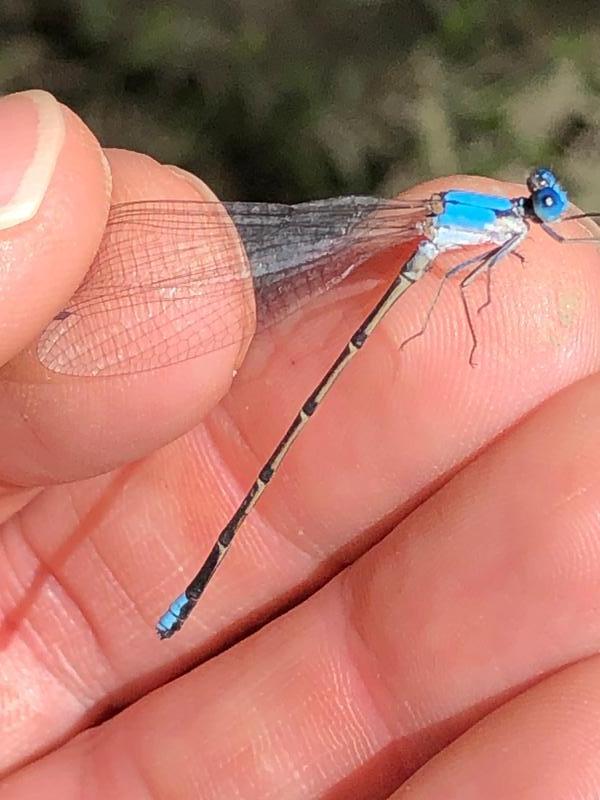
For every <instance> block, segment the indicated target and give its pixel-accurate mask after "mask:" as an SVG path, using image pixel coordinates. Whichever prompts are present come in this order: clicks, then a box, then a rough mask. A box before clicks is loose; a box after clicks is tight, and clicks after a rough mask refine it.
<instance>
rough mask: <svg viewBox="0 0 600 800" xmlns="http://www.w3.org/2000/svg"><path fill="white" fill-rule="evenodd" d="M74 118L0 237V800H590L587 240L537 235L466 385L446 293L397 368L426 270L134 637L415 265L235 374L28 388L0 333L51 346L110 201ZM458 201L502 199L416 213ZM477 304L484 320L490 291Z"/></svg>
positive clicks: (370, 276)
mask: <svg viewBox="0 0 600 800" xmlns="http://www.w3.org/2000/svg"><path fill="white" fill-rule="evenodd" d="M0 113H1V109H0ZM64 114H65V121H66V125H67V134H66V140H65V145H64V149H63V152H62V153H61V156H60V158H59V161H58V165H57V168H56V172H55V174H54V177H53V179H52V182H51V185H50V189H49V191H48V193H47V195H46V198H45V200H44V202H43V204H42V207H41V209H40V212H39V213H40V214H41V215H42V217H39V218H36V219H34V220H32V221H31V222H29V223H24V224H23V225H21V226H17V227H16V228H13V229H10V230H6V231H3V232H2V233H1V236H0V243H1V249H0V252H1V253H2V254H3V257H4V258H5V259H6V258H7V256H6V254H7V253H18V258H14V259H13V260H11V262H10V263H11V264H15V265H16V264H18V265H19V266H18V269H22V270H23V271H24V273H23V274H26V275H27V276H28V282H27V286H28V287H30V288H29V289H28V291H23V289H22V286H21V283H20V282H19V281H16V282H15V281H14V280H12V279H11V280H6V277H5V276H6V273H7V270H6V269H4V270H0V300H1V302H2V303H3V307H4V308H5V311H6V309H8V311H6V314H7V315H8V316H7V317H4V318H3V322H2V324H3V326H5V328H3V331H4V330H5V331H6V333H3V338H2V347H3V354H4V359H5V360H6V362H7V365H6V367H5V368H4V371H3V372H2V373H0V377H1V379H2V380H1V382H0V389H1V391H0V441H1V442H2V443H3V447H2V452H1V453H0V475H1V476H2V482H3V483H2V490H1V492H0V518H1V519H2V520H3V524H2V527H1V529H0V534H1V535H0V543H1V546H2V552H1V556H0V619H1V622H0V714H1V715H2V721H1V726H0V730H1V731H2V747H1V748H0V768H1V770H2V773H3V775H4V779H3V781H2V782H1V783H0V797H1V798H2V800H13V798H15V800H16V799H20V798H30V797H41V796H48V793H49V792H51V796H55V797H61V798H64V799H66V800H70V798H81V797H85V798H86V800H88V798H96V797H98V798H100V797H102V798H104V797H109V796H113V797H119V798H120V797H127V798H130V799H132V800H135V798H137V797H140V798H142V797H148V796H152V797H177V798H192V797H193V798H198V797H201V798H203V799H204V798H209V799H210V800H212V799H213V798H226V797H240V798H255V797H256V798H258V797H260V798H266V797H278V798H280V797H284V798H286V800H287V799H288V798H289V799H290V800H294V798H307V797H310V798H312V797H315V798H316V797H319V798H327V800H338V798H353V800H354V798H368V799H369V800H373V798H386V797H390V796H393V797H398V798H404V797H407V798H408V797H410V798H411V800H415V798H418V800H421V799H422V798H423V799H424V798H427V800H434V799H435V800H437V799H438V798H444V800H448V798H455V797H456V798H459V797H460V798H461V800H462V799H464V798H481V797H485V798H490V799H491V800H495V798H511V799H512V798H515V797H518V798H520V800H521V799H523V800H529V799H530V798H535V799H536V800H537V798H542V797H543V798H545V800H553V798H557V800H558V798H560V800H564V799H565V798H577V800H581V798H596V797H598V795H599V794H600V762H599V761H598V759H597V757H596V753H597V750H598V742H597V738H598V729H599V726H598V719H599V717H600V685H599V678H598V675H599V674H600V671H599V669H598V666H599V665H598V663H597V661H598V657H597V655H596V654H597V649H598V642H599V641H600V588H599V587H600V580H599V578H600V537H599V536H598V520H599V518H600V480H599V479H598V475H599V474H600V469H599V468H600V455H599V454H600V446H599V445H600V424H599V423H600V406H599V404H598V401H597V398H598V396H599V393H600V383H599V381H598V378H597V377H596V376H595V375H594V373H595V372H596V371H597V369H598V363H599V361H600V348H599V342H600V338H599V337H598V334H597V322H598V309H599V306H598V302H597V299H596V298H598V297H599V296H600V269H599V268H600V253H598V250H597V248H595V247H593V246H574V245H573V246H570V247H569V246H561V245H559V244H557V243H555V242H553V241H551V240H550V239H549V238H548V237H547V236H546V235H545V234H544V233H543V232H542V231H540V230H534V231H532V233H531V236H530V238H529V239H528V240H527V242H526V243H525V244H524V245H523V246H522V248H521V251H520V252H521V254H522V256H523V257H524V259H525V263H524V264H521V263H520V261H519V260H518V259H515V258H512V259H509V260H508V261H506V262H504V263H503V264H501V265H500V267H499V268H498V269H497V270H496V271H495V273H494V274H493V277H492V304H491V306H490V307H488V308H486V309H485V311H484V312H482V313H481V314H475V315H474V317H475V323H476V326H477V330H478V349H477V352H476V361H477V367H476V368H471V367H470V366H469V364H468V354H469V349H470V341H469V338H468V333H467V332H466V326H465V321H464V316H463V310H462V306H461V304H460V301H459V297H458V294H457V290H456V287H455V286H449V287H448V288H446V289H445V290H444V292H443V293H442V296H441V298H440V301H439V303H438V305H437V306H436V309H435V312H434V314H433V316H432V319H431V322H430V325H429V327H428V329H427V331H426V333H425V335H424V336H422V337H420V338H419V339H417V340H416V341H414V342H412V343H411V344H410V345H409V346H407V347H406V348H404V349H401V347H400V345H401V343H402V342H403V341H404V340H405V339H406V338H407V337H408V336H410V335H411V334H412V333H414V332H415V331H417V330H418V329H419V327H420V325H421V323H422V320H423V317H424V314H425V313H426V311H427V307H428V304H429V303H430V301H431V297H432V295H433V293H434V292H435V289H436V286H437V280H438V279H439V274H440V272H442V271H444V270H445V269H447V268H448V267H449V266H451V265H453V264H455V263H458V261H460V259H461V254H458V253H453V254H447V255H446V256H444V258H443V259H440V262H441V263H440V264H439V265H437V267H436V269H435V270H434V271H433V273H435V274H431V275H430V276H428V277H427V278H425V279H423V281H422V282H421V283H420V284H419V285H418V286H415V287H414V288H413V289H411V290H410V292H409V294H408V295H407V296H406V297H405V298H403V299H402V300H400V302H399V304H398V306H397V307H396V308H394V309H393V310H392V311H391V312H390V314H389V316H388V317H387V318H386V320H385V321H384V323H383V324H382V326H381V329H380V330H378V331H377V333H376V334H374V337H373V339H372V340H370V341H369V343H368V344H367V345H366V346H365V349H364V350H363V352H362V353H361V354H360V355H359V356H358V358H357V359H356V360H355V361H354V363H353V364H352V365H351V366H350V367H349V369H348V372H347V373H345V374H344V376H343V377H342V378H341V379H340V381H339V383H338V384H337V385H336V387H335V389H334V390H333V391H332V394H331V396H330V397H329V398H328V399H327V401H326V403H325V405H324V406H323V408H321V409H320V410H319V411H318V413H317V414H316V415H315V417H314V418H313V420H312V421H311V424H310V426H309V427H308V428H307V429H306V431H305V432H304V433H303V435H302V436H301V438H300V439H299V440H298V442H297V443H296V444H295V445H294V448H293V450H292V451H291V452H290V454H289V457H288V459H287V460H286V462H285V466H284V467H282V470H281V472H280V473H279V474H278V475H277V477H276V478H275V479H274V481H273V484H272V486H270V487H269V490H268V492H267V494H266V495H265V497H264V499H263V500H262V501H261V504H260V506H259V507H258V508H257V509H256V510H255V512H254V513H253V515H252V516H251V517H250V518H249V519H248V521H247V523H246V524H245V525H244V527H243V528H242V530H241V532H240V535H239V539H238V540H236V543H235V546H234V548H233V549H232V552H231V554H230V556H229V557H228V559H227V560H226V561H225V563H224V565H223V567H222V569H221V570H220V571H219V573H218V574H217V577H216V578H215V580H214V583H213V584H212V585H211V587H210V589H209V590H208V591H207V593H206V596H205V597H204V598H203V601H202V604H201V605H200V606H199V607H198V609H197V610H196V612H195V614H194V616H193V617H192V618H190V620H189V621H188V623H187V624H186V626H185V628H184V630H183V631H182V632H181V633H180V634H178V636H177V637H175V638H174V639H172V640H169V642H167V643H164V642H163V643H160V642H158V641H157V639H156V637H155V635H154V632H153V623H154V621H155V618H156V617H157V616H158V615H159V614H160V613H161V612H162V611H163V610H164V608H165V606H166V604H167V602H168V601H169V600H170V599H171V598H172V596H174V595H175V594H177V593H179V592H180V591H181V590H182V588H183V586H184V584H185V579H186V577H187V576H189V575H191V574H192V573H193V572H194V571H195V569H196V568H197V566H198V565H199V562H200V560H201V559H202V558H203V557H204V555H205V553H206V551H207V549H208V547H209V546H210V544H211V543H212V540H213V538H214V537H215V535H216V534H217V533H218V531H219V529H220V528H221V526H222V525H223V523H224V522H225V521H226V520H227V518H228V516H229V515H230V513H231V511H232V510H233V508H234V507H235V504H236V502H238V501H239V498H240V497H241V495H242V493H243V491H244V490H245V489H246V487H247V486H248V485H249V484H250V482H251V481H252V480H253V478H254V477H255V474H256V472H257V470H258V468H259V467H260V465H261V463H262V461H263V460H264V458H265V456H267V455H268V454H269V452H270V450H271V449H272V447H273V445H274V444H275V443H276V441H277V439H278V437H279V436H280V435H281V433H282V432H283V430H284V429H285V426H286V423H287V421H288V420H290V419H291V417H292V416H293V414H294V413H295V411H296V410H297V408H298V406H299V405H300V403H301V402H302V399H303V397H304V395H306V394H307V393H308V391H309V390H310V388H311V386H312V384H313V383H314V381H315V378H318V376H319V375H320V374H322V372H323V369H324V365H326V364H328V363H329V362H330V361H331V360H332V359H333V358H334V357H335V355H336V354H337V351H338V350H339V349H340V347H341V346H342V344H343V341H344V338H345V337H346V336H347V334H348V333H349V332H350V331H351V330H352V328H353V327H354V325H355V324H356V323H357V322H358V320H359V319H360V316H361V314H362V313H364V310H365V307H367V306H368V303H369V302H372V300H373V297H374V296H375V294H376V292H377V291H380V290H381V286H382V284H381V282H380V281H378V278H379V277H381V276H382V275H383V276H385V275H387V276H388V277H389V276H391V275H392V274H393V271H394V269H395V268H397V267H398V264H401V263H402V259H403V258H405V257H406V255H407V254H406V253H405V252H401V251H398V252H395V253H392V254H389V253H388V254H386V255H384V256H382V257H380V258H379V259H376V261H375V262H374V263H373V264H372V265H368V266H367V267H366V268H365V271H364V274H363V276H362V277H359V276H357V277H356V280H353V279H351V281H350V283H349V285H348V286H343V285H342V286H340V287H338V288H337V289H336V290H333V292H332V293H331V296H328V297H326V298H320V299H317V300H316V301H315V302H314V303H311V304H310V305H309V306H307V307H306V308H305V309H304V310H303V311H302V312H301V313H299V314H298V315H296V316H295V317H294V318H291V319H289V320H285V321H284V322H283V323H281V324H280V325H278V326H276V327H275V328H274V329H273V330H271V331H269V333H268V334H267V335H266V336H262V337H260V339H259V340H257V342H256V344H255V345H253V346H252V348H251V349H250V351H249V352H248V354H247V356H246V358H245V359H244V358H243V356H244V347H245V345H246V343H247V342H246V341H245V340H244V341H243V342H242V344H240V345H236V346H235V347H232V348H230V350H227V351H225V352H223V351H220V356H219V358H206V359H199V360H197V362H198V363H196V362H187V363H186V364H184V365H183V366H180V367H178V368H177V369H176V370H173V371H172V372H171V374H170V376H169V377H168V379H167V380H165V376H164V375H161V374H160V371H158V372H157V373H156V374H155V373H148V374H147V375H145V376H144V377H143V379H141V381H140V382H137V381H135V380H124V379H118V380H116V381H112V386H111V387H107V386H106V385H105V384H106V382H105V381H96V382H94V381H89V380H81V379H68V380H65V379H52V380H50V381H41V380H39V379H37V378H36V376H35V375H34V374H30V373H28V369H30V366H31V361H30V360H28V358H27V356H26V355H25V356H24V355H23V354H22V351H23V348H26V347H27V346H28V345H29V343H30V339H31V336H30V334H29V333H27V334H26V335H23V336H21V335H20V332H19V331H20V329H19V325H18V320H19V319H23V318H24V317H28V325H29V324H32V323H31V320H29V316H31V315H32V314H33V313H35V314H38V317H39V318H38V317H36V324H37V325H38V329H39V330H40V331H41V330H42V328H43V327H44V325H45V324H46V322H47V321H48V320H49V319H50V318H51V317H52V315H53V314H54V313H56V311H57V310H58V309H60V308H61V307H63V306H64V304H65V303H66V302H67V300H68V298H69V296H70V294H71V293H72V290H73V281H74V276H75V275H76V276H77V280H76V281H75V282H78V280H80V279H81V278H82V277H83V275H84V274H85V270H86V268H87V266H88V265H89V263H90V262H91V258H92V254H93V253H94V252H95V250H96V248H97V246H98V243H99V241H100V238H101V234H102V229H103V225H104V222H105V220H106V215H107V209H108V187H109V184H108V182H107V180H106V174H105V172H104V168H103V163H102V158H101V155H100V150H99V148H98V146H97V144H96V142H95V139H94V137H93V135H92V134H91V133H90V131H89V130H87V129H86V128H85V126H84V125H83V124H82V123H81V121H80V120H78V119H77V118H76V117H75V115H74V114H72V113H71V112H69V111H67V110H64ZM0 124H2V120H1V119H0ZM106 155H107V157H108V160H109V162H110V166H111V171H112V199H113V201H118V200H123V199H133V198H148V197H165V196H167V195H168V196H169V197H198V195H199V194H200V195H201V196H202V197H207V196H210V191H209V190H208V189H207V188H206V187H204V186H203V185H201V184H199V183H198V182H197V181H196V180H194V179H193V178H191V177H187V176H185V175H183V174H182V173H181V172H180V171H176V170H172V169H170V168H168V167H165V166H161V165H158V164H156V163H155V162H154V161H152V160H151V159H149V158H147V157H145V156H141V155H139V154H135V153H128V152H124V151H110V150H109V151H106ZM0 157H1V154H0ZM75 170H76V172H77V175H78V176H79V179H78V181H77V182H76V183H77V189H76V196H75V197H73V196H72V195H71V193H72V192H74V191H75V188H74V182H73V181H70V180H69V175H72V174H73V172H74V171H75ZM1 174H2V170H1V169H0V175H1ZM451 186H462V187H465V188H470V189H475V190H480V191H486V192H495V191H497V192H501V193H503V194H507V195H508V196H515V195H517V194H519V193H521V192H522V191H523V187H522V186H518V185H509V184H502V183H499V182H496V181H492V180H487V179H481V178H468V177H464V176H463V177H457V176H453V177H450V178H445V179H443V180H438V181H433V182H430V183H427V184H424V185H421V186H419V187H417V188H415V189H413V190H411V192H409V193H408V194H409V195H410V194H412V195H413V196H428V195H430V194H431V193H432V192H435V191H440V190H442V189H444V188H448V187H451ZM42 221H43V224H42ZM563 228H564V231H565V233H570V234H571V235H577V234H578V233H579V232H580V230H581V226H580V223H577V222H571V223H565V225H564V226H563ZM41 237H45V238H44V242H43V244H44V246H43V247H42V246H41V243H40V239H41ZM462 258H464V254H463V255H462ZM11 259H12V256H11ZM6 263H8V262H7V261H6V260H5V262H4V264H6ZM14 269H17V267H16V266H15V267H14ZM33 274H35V280H33V279H32V277H31V276H32V275H33ZM2 281H4V284H2ZM16 284H18V285H19V287H21V288H19V290H18V291H15V290H14V286H15V285H16ZM47 284H48V286H47ZM48 292H49V293H50V296H51V300H47V299H46V298H47V297H48ZM34 293H35V294H34ZM469 296H470V298H471V299H472V305H473V307H474V308H476V307H477V306H478V305H480V304H481V302H482V301H483V300H484V299H485V286H484V285H482V284H481V283H480V284H478V285H476V286H473V287H471V289H470V292H469ZM39 298H43V302H42V300H40V299H39ZM40 307H41V308H42V309H43V313H42V311H38V310H36V311H35V312H33V311H31V309H32V308H33V309H39V308H40ZM5 319H8V322H5ZM240 362H243V363H242V366H241V369H240V372H239V375H238V377H237V379H236V381H235V382H234V383H233V386H232V385H231V378H232V374H233V370H234V369H235V368H236V365H237V364H239V363H240ZM221 398H223V399H221ZM219 401H220V402H219ZM210 409H212V411H211V410H210ZM209 412H210V413H209ZM176 437H179V438H176ZM132 459H133V460H132ZM106 470H109V471H108V472H106ZM65 480H70V481H71V483H69V484H65V483H64V481H65ZM384 537H385V538H384ZM344 567H346V568H345V569H344ZM330 578H331V580H329V582H327V583H326V581H328V579H330ZM321 586H322V587H323V588H319V587H321ZM291 605H293V606H294V608H293V610H291V611H290V612H289V613H287V614H284V613H283V612H284V611H285V610H287V609H288V608H289V607H290V606H291ZM266 620H271V621H270V624H268V625H267V626H265V627H263V628H261V629H260V630H258V632H256V633H254V634H253V635H249V634H250V633H251V632H252V631H255V630H256V628H257V626H260V625H261V623H263V622H265V621H266ZM234 642H237V643H236V644H233V643H234ZM209 656H213V657H212V658H211V659H210V660H208V657H209ZM184 673H185V674H184ZM178 676H181V677H178ZM103 720H104V723H103V724H99V723H101V722H102V721H103ZM84 776H85V777H84ZM394 792H395V794H394Z"/></svg>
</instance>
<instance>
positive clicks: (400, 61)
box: [0, 0, 600, 207]
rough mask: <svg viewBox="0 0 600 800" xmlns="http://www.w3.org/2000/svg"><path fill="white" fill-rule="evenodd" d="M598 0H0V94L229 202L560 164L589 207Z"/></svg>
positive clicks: (598, 67) (598, 87)
mask: <svg viewBox="0 0 600 800" xmlns="http://www.w3.org/2000/svg"><path fill="white" fill-rule="evenodd" d="M599 11H600V9H599V6H598V3H597V0H594V1H593V2H589V1H588V2H584V1H583V0H560V1H559V0H540V1H539V2H538V1H537V0H528V1H526V2H506V0H503V2H495V0H460V1H457V2H452V0H429V1H427V2H406V3H405V2H389V1H388V2H383V1H382V2H377V1H376V0H272V1H271V2H268V1H266V2H265V0H219V1H218V2H217V0H215V1H214V2H209V1H208V0H196V2H193V1H192V0H149V2H135V1H134V0H0V91H3V92H9V91H14V90H18V89H23V88H31V87H43V88H46V89H49V90H50V91H52V92H53V93H55V94H56V95H57V96H58V98H59V99H61V100H62V101H64V102H65V103H67V104H68V105H70V106H71V107H72V108H73V109H74V110H76V111H77V112H78V113H79V114H80V115H81V116H82V117H83V119H84V120H85V121H86V122H87V123H88V124H89V125H90V126H91V127H92V128H93V129H94V130H95V131H96V133H97V135H98V137H99V138H100V140H101V142H102V143H103V144H104V145H107V146H119V147H127V148H133V149H136V150H140V151H143V152H146V153H149V154H151V155H153V156H155V157H156V158H157V159H159V160H161V161H164V162H169V163H177V164H179V165H181V166H184V167H186V168H187V169H190V170H191V171H193V172H195V173H197V174H198V175H200V176H201V177H202V178H203V179H204V180H205V181H207V183H208V184H209V185H210V186H211V187H212V188H213V189H214V190H215V191H216V192H217V194H219V195H220V196H221V197H224V198H228V199H238V198H239V199H256V200H269V199H276V200H288V201H290V200H300V199H306V198H312V197H319V196H326V195H332V194H342V193H349V192H358V193H367V192H377V193H380V194H384V195H390V194H393V193H394V192H396V191H398V190H399V189H401V188H402V187H404V186H407V185H409V184H411V183H413V182H416V181H419V180H423V179H425V178H429V177H432V176H437V175H443V174H449V173H453V172H467V173H478V174H485V175H492V176H497V177H504V178H511V179H517V180H522V179H523V178H524V176H525V174H526V172H527V170H528V169H529V167H530V166H531V165H534V164H538V163H544V164H548V165H550V166H553V167H555V168H556V169H557V170H559V172H560V174H561V175H562V176H563V178H564V180H565V182H566V183H567V185H568V186H569V187H570V188H571V190H572V194H573V195H574V198H575V199H576V200H577V201H578V202H579V204H580V205H583V206H594V207H597V206H599V205H600V191H598V188H597V187H598V185H599V182H600V148H599V146H598V145H599V144H600V136H599V130H600V127H599V126H600V25H599V23H598V19H599V18H600V13H599Z"/></svg>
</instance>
